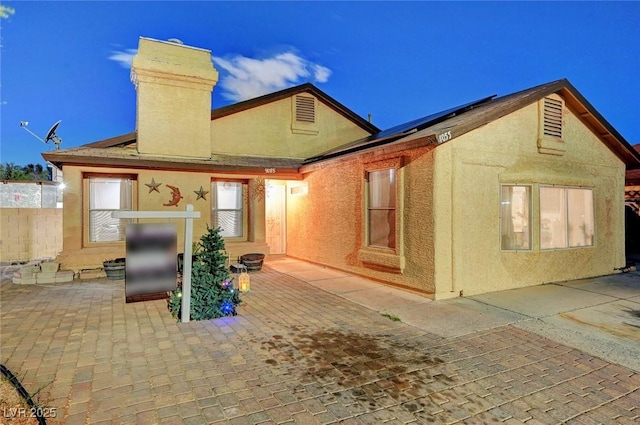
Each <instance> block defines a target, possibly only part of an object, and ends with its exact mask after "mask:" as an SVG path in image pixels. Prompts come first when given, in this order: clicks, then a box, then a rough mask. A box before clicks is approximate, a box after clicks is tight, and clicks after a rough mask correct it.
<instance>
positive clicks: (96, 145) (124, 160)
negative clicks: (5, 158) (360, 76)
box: [42, 83, 380, 174]
mask: <svg viewBox="0 0 640 425" xmlns="http://www.w3.org/2000/svg"><path fill="white" fill-rule="evenodd" d="M299 93H309V94H312V95H313V96H315V97H316V98H317V99H319V100H320V101H321V102H323V103H324V104H326V105H327V106H328V107H330V108H332V109H333V110H334V111H336V112H337V113H339V114H340V115H342V116H344V117H345V118H347V119H349V120H351V121H352V122H353V123H355V124H356V125H358V126H359V127H361V128H362V129H364V130H365V131H367V132H369V133H379V132H380V129H379V128H378V127H376V126H375V125H373V124H372V123H370V122H369V121H366V120H365V119H363V118H362V117H360V116H359V115H357V114H356V113H354V112H353V111H351V110H350V109H348V108H347V107H346V106H344V105H343V104H341V103H340V102H338V101H336V100H335V99H333V98H332V97H331V96H329V95H327V94H326V93H324V92H323V91H322V90H320V89H318V88H317V87H315V86H314V85H313V84H310V83H305V84H301V85H299V86H295V87H290V88H288V89H284V90H280V91H278V92H275V93H270V94H267V95H264V96H260V97H256V98H254V99H249V100H246V101H243V102H238V103H235V104H232V105H228V106H224V107H221V108H216V109H213V110H212V111H211V120H212V121H213V120H215V119H218V118H222V117H225V116H228V115H231V114H235V113H239V112H242V111H245V110H248V109H252V108H256V107H258V106H262V105H266V104H269V103H272V102H275V101H277V100H280V99H286V98H288V97H291V96H294V95H296V94H299ZM136 142H137V133H136V132H131V133H127V134H123V135H120V136H115V137H111V138H109V139H104V140H100V141H97V142H93V143H88V144H85V145H82V146H79V147H76V148H70V149H62V150H56V151H51V152H46V153H43V154H42V156H43V157H44V159H45V160H47V161H49V162H51V163H52V164H54V165H56V166H57V167H60V166H61V165H62V164H90V165H105V166H120V167H152V168H171V169H184V170H201V171H218V170H219V171H224V170H227V172H228V170H230V169H233V170H236V171H237V172H241V171H242V170H244V171H246V172H258V171H260V170H261V171H262V173H264V169H265V168H277V169H278V170H281V171H282V172H284V173H286V174H291V173H297V168H299V167H300V166H301V165H302V163H301V162H299V161H297V160H291V159H288V158H262V157H248V156H231V155H214V158H213V159H211V160H195V159H191V158H166V157H160V156H158V157H151V156H149V155H139V154H137V151H136V150H135V144H136ZM126 148H128V149H126ZM224 161H226V162H224ZM207 167H209V168H207ZM278 174H280V173H278Z"/></svg>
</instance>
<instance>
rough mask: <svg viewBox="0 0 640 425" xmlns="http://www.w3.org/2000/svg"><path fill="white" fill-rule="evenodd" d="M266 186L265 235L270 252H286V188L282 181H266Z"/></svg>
mask: <svg viewBox="0 0 640 425" xmlns="http://www.w3.org/2000/svg"><path fill="white" fill-rule="evenodd" d="M265 186H266V188H265V189H266V198H267V199H266V202H265V204H266V206H265V207H266V213H265V220H266V235H267V243H268V244H269V252H270V253H271V254H285V253H286V252H287V245H286V241H287V233H286V228H285V225H286V211H287V207H286V190H287V187H286V186H285V185H284V182H275V181H267V182H265Z"/></svg>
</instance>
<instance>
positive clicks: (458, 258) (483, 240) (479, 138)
mask: <svg viewBox="0 0 640 425" xmlns="http://www.w3.org/2000/svg"><path fill="white" fill-rule="evenodd" d="M132 81H133V82H134V84H135V85H136V90H137V116H136V123H137V129H136V131H135V132H133V133H129V134H125V135H122V136H118V137H115V138H112V139H108V140H103V141H100V142H95V143H91V144H88V145H84V146H81V147H78V148H72V149H65V150H59V151H54V152H48V153H46V154H43V156H44V157H45V159H46V160H47V161H50V162H52V163H54V164H56V165H57V166H58V167H61V168H63V170H64V175H65V179H66V185H67V189H66V190H65V198H64V211H63V217H64V220H63V221H64V225H63V229H64V230H63V234H64V237H63V252H62V254H61V255H60V257H59V261H60V262H62V263H63V265H64V266H65V267H66V268H72V269H76V270H77V269H81V268H87V267H91V266H97V265H100V264H101V263H102V261H103V260H104V259H106V258H111V257H119V256H122V255H123V254H124V244H123V237H124V232H123V228H124V224H126V222H127V220H124V219H123V220H116V219H113V218H111V212H112V211H114V210H158V209H160V210H162V209H164V210H175V209H176V208H182V207H183V206H184V205H185V204H187V203H190V204H193V205H194V207H195V209H196V210H197V211H200V212H201V214H202V218H201V219H200V220H196V223H195V230H194V233H195V235H196V237H197V236H198V235H199V234H201V233H203V232H204V231H205V229H206V226H207V225H210V226H220V227H221V229H222V233H223V236H224V237H225V240H226V246H227V250H228V251H229V253H230V255H231V257H232V258H234V257H235V256H237V255H241V254H243V253H248V252H261V253H265V254H286V255H289V256H292V257H296V258H300V259H304V260H307V261H311V262H314V263H318V264H322V265H326V266H329V267H333V268H337V269H341V270H345V271H348V272H351V273H355V274H358V275H362V276H366V277H369V278H372V279H376V280H379V281H381V282H384V283H387V284H390V285H394V286H398V287H402V288H406V289H408V290H412V291H415V292H419V293H422V294H424V295H426V296H429V297H432V298H438V299H441V298H449V297H456V296H459V295H472V294H478V293H483V292H489V291H495V290H500V289H507V288H515V287H522V286H527V285H535V284H540V283H546V282H555V281H562V280H567V279H577V278H583V277H591V276H598V275H605V274H610V273H614V272H615V270H616V269H617V268H619V267H622V266H624V265H625V252H624V232H625V230H624V184H625V182H624V180H625V171H626V168H634V167H638V166H640V155H639V154H638V153H637V152H636V151H634V150H633V149H632V148H631V146H630V145H629V143H628V142H626V141H625V140H624V138H623V137H622V136H621V135H620V134H619V133H618V132H617V131H616V130H615V129H614V128H613V127H612V126H611V125H610V124H609V123H608V122H607V121H606V120H605V119H604V118H603V117H602V116H601V115H600V114H599V113H598V112H597V111H596V110H595V109H594V108H593V106H592V105H591V104H590V103H589V102H588V101H587V100H586V99H585V98H584V97H583V96H582V95H581V94H580V93H579V92H578V91H577V90H576V89H575V88H574V87H573V86H572V85H571V84H570V83H569V82H568V81H567V80H559V81H555V82H551V83H548V84H544V85H541V86H537V87H533V88H530V89H527V90H523V91H521V92H518V93H514V94H511V95H507V96H504V97H495V96H490V97H486V98H483V99H478V100H476V101H473V102H470V103H467V104H464V105H460V106H458V107H454V108H452V109H449V110H446V111H442V112H440V113H436V114H433V115H429V116H426V117H423V118H420V119H417V120H414V121H412V122H409V123H406V124H403V125H399V126H397V127H393V128H390V129H387V130H383V131H381V130H380V129H378V128H377V127H375V126H374V125H373V124H371V123H370V122H368V121H366V120H364V119H362V118H361V117H359V116H358V115H356V114H354V113H353V112H352V111H350V110H349V109H348V108H346V107H345V106H343V105H341V104H340V103H339V102H337V101H336V100H334V99H332V98H331V97H330V96H328V95H327V94H325V93H323V92H322V91H321V90H319V89H317V88H316V87H314V86H313V85H310V84H303V85H301V86H297V87H293V88H290V89H286V90H283V91H280V92H277V93H273V94H269V95H266V96H262V97H259V98H256V99H252V100H249V101H245V102H240V103H238V104H235V105H231V106H227V107H223V108H219V109H214V110H213V111H212V110H211V100H210V99H211V90H212V89H213V87H214V86H215V84H216V81H217V72H216V71H215V69H214V68H213V66H212V64H211V59H210V52H209V51H207V50H203V49H197V48H192V47H188V46H184V45H181V44H176V43H172V42H163V41H158V40H153V39H148V38H141V39H140V45H139V49H138V54H137V56H136V57H135V58H134V61H133V65H132ZM182 237H183V235H181V234H179V238H182Z"/></svg>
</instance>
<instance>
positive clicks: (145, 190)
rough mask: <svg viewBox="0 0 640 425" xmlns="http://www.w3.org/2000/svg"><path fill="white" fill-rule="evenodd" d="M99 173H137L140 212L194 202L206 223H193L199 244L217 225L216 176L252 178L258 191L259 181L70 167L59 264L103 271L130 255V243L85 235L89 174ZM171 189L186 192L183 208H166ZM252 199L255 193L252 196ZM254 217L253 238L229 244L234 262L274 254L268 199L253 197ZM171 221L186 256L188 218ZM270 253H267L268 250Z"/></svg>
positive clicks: (252, 187)
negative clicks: (268, 235)
mask: <svg viewBox="0 0 640 425" xmlns="http://www.w3.org/2000/svg"><path fill="white" fill-rule="evenodd" d="M84 173H96V174H100V175H102V174H104V175H114V174H117V175H132V176H136V179H137V180H136V181H137V191H136V190H134V209H135V210H139V211H184V209H185V207H186V205H187V204H192V205H193V206H194V210H195V211H199V212H200V214H201V218H200V219H196V220H194V221H193V235H194V240H195V241H197V240H199V239H200V236H201V235H202V234H204V233H205V232H206V229H207V224H210V223H211V192H210V191H211V180H212V179H213V178H233V179H239V180H246V181H247V182H248V183H249V189H250V191H255V185H256V181H255V180H251V176H243V175H233V176H230V175H216V174H210V173H189V172H179V171H162V170H138V169H127V168H105V167H86V166H84V167H83V166H65V167H64V176H65V183H66V184H67V187H66V189H65V191H64V208H63V228H64V231H63V235H64V237H63V244H62V245H63V251H62V253H61V255H60V256H59V258H58V259H59V261H60V262H61V263H62V264H63V266H64V267H65V268H67V269H73V270H80V269H84V268H93V267H101V266H102V262H103V261H104V260H106V259H109V258H117V257H123V256H124V255H125V244H124V242H114V243H102V244H96V243H93V244H92V243H88V242H87V240H86V236H85V229H84V224H83V220H85V219H86V217H87V215H86V213H85V208H86V205H85V203H86V201H83V196H84V195H83V174H84ZM152 179H154V180H155V182H156V183H162V185H161V186H159V188H158V190H159V192H156V191H151V192H150V191H149V187H147V186H146V185H145V184H150V183H151V180H152ZM167 185H171V186H175V187H177V188H179V189H180V193H181V195H182V196H183V199H181V200H180V202H179V204H178V206H177V207H176V206H165V205H163V204H165V203H169V201H170V200H171V195H172V192H171V190H170V189H169V188H168V187H167ZM201 186H202V188H203V190H205V191H209V193H208V194H206V195H205V197H206V200H203V199H197V194H196V193H194V191H198V190H199V189H200V187H201ZM250 195H251V194H250ZM248 208H249V211H248V217H249V228H248V231H249V234H248V235H247V236H248V237H247V241H245V242H236V241H228V242H227V251H228V252H229V254H230V256H231V259H232V260H234V259H235V258H236V257H237V256H238V255H241V254H245V253H247V252H264V253H267V254H268V248H267V246H266V243H265V231H264V196H261V197H260V196H248ZM165 221H167V220H160V219H145V220H142V219H140V220H139V221H138V222H140V223H143V222H165ZM170 222H173V223H176V227H177V233H178V252H182V250H183V247H184V220H181V219H172V220H170ZM265 250H266V251H267V252H265Z"/></svg>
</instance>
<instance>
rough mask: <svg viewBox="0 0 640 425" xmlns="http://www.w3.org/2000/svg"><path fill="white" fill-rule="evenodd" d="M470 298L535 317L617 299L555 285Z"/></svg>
mask: <svg viewBox="0 0 640 425" xmlns="http://www.w3.org/2000/svg"><path fill="white" fill-rule="evenodd" d="M469 298H471V299H473V300H476V301H478V302H481V303H485V304H488V305H492V306H494V307H499V308H502V309H504V310H508V311H513V312H515V313H519V314H523V315H525V316H529V317H535V318H541V317H547V316H553V315H555V314H558V313H562V312H566V311H571V310H575V309H578V308H584V307H590V306H595V305H599V304H605V303H608V302H612V301H616V300H617V298H615V297H611V296H608V295H603V294H599V293H594V292H589V291H582V290H579V289H575V288H572V287H568V286H560V285H555V284H548V285H539V286H531V287H527V288H519V289H511V290H507V291H498V292H491V293H488V294H482V295H475V296H472V297H469Z"/></svg>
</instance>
